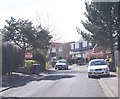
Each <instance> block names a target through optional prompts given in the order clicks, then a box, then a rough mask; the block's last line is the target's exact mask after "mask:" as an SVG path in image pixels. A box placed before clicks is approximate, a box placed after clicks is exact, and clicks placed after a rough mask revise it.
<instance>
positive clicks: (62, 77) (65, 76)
mask: <svg viewBox="0 0 120 99" xmlns="http://www.w3.org/2000/svg"><path fill="white" fill-rule="evenodd" d="M72 77H75V76H74V75H48V76H45V77H44V78H42V79H41V80H59V79H65V78H72Z"/></svg>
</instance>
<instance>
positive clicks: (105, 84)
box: [99, 72, 118, 97]
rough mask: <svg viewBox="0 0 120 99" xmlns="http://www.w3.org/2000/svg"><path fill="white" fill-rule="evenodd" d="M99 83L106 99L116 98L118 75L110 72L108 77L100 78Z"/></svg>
mask: <svg viewBox="0 0 120 99" xmlns="http://www.w3.org/2000/svg"><path fill="white" fill-rule="evenodd" d="M99 83H100V85H101V87H102V89H103V91H104V93H105V94H106V96H107V97H118V75H117V74H116V73H115V72H110V76H109V77H102V78H100V79H99Z"/></svg>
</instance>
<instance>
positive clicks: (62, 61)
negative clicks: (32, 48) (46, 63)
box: [55, 59, 68, 69]
mask: <svg viewBox="0 0 120 99" xmlns="http://www.w3.org/2000/svg"><path fill="white" fill-rule="evenodd" d="M55 69H68V62H67V61H66V60H65V59H60V60H57V63H56V64H55Z"/></svg>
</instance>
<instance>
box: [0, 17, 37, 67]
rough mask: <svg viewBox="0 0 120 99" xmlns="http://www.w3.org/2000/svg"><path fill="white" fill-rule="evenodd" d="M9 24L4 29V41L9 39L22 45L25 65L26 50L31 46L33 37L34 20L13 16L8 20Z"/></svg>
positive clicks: (19, 45)
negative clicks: (16, 18)
mask: <svg viewBox="0 0 120 99" xmlns="http://www.w3.org/2000/svg"><path fill="white" fill-rule="evenodd" d="M6 22H7V25H5V26H4V29H2V34H3V36H4V39H3V41H9V42H12V43H14V44H15V45H17V46H18V47H20V48H21V49H22V51H23V65H24V60H25V50H26V48H28V47H30V46H31V43H30V41H31V39H32V40H33V41H34V39H35V38H33V33H34V28H33V26H32V22H30V21H29V20H22V19H20V18H19V19H18V20H15V19H14V18H13V17H11V19H10V21H8V20H6Z"/></svg>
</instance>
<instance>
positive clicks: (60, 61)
mask: <svg viewBox="0 0 120 99" xmlns="http://www.w3.org/2000/svg"><path fill="white" fill-rule="evenodd" d="M57 63H66V61H62V60H59V61H57Z"/></svg>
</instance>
